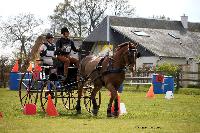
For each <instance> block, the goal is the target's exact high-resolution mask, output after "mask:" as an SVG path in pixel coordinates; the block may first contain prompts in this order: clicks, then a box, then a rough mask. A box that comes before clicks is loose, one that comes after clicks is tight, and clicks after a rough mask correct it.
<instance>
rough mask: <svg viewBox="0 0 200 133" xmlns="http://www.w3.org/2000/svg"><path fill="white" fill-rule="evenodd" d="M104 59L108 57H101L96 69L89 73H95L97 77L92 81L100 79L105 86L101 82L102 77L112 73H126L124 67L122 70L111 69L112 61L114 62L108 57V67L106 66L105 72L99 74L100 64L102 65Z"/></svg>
mask: <svg viewBox="0 0 200 133" xmlns="http://www.w3.org/2000/svg"><path fill="white" fill-rule="evenodd" d="M106 57H108V56H105V57H103V58H102V59H101V60H100V61H99V63H98V64H97V66H96V69H94V70H93V71H92V72H91V74H93V73H94V72H97V73H98V76H97V77H96V78H95V79H93V81H95V80H97V79H100V80H101V82H102V84H103V85H105V83H104V81H103V79H102V77H103V76H105V75H108V74H112V73H125V71H126V68H125V67H124V68H113V61H114V60H113V59H112V58H110V57H108V58H109V65H108V67H107V69H106V71H104V72H101V70H102V63H103V61H104V60H105V58H106ZM91 74H90V75H91ZM90 75H89V76H90ZM89 76H88V77H89Z"/></svg>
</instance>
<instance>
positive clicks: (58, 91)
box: [19, 50, 101, 112]
mask: <svg viewBox="0 0 200 133" xmlns="http://www.w3.org/2000/svg"><path fill="white" fill-rule="evenodd" d="M83 54H84V51H83V50H82V53H81V54H80V55H83ZM36 62H42V61H41V60H37V61H36ZM41 64H42V65H41V66H40V65H38V63H36V64H34V65H33V66H34V68H33V70H32V71H31V70H27V71H25V72H24V73H22V75H21V79H20V83H19V99H20V103H21V105H22V107H24V106H25V105H26V104H30V103H33V104H35V105H37V104H38V103H40V105H41V108H42V111H44V112H45V110H46V107H47V100H48V95H49V94H50V95H51V99H52V100H53V102H54V105H55V106H56V105H57V103H58V102H59V100H61V103H62V104H63V106H64V108H66V109H67V110H74V109H75V106H76V101H77V98H78V83H80V82H82V80H84V79H77V72H78V68H77V67H75V66H74V65H73V64H71V66H70V67H68V75H67V76H64V74H63V64H62V63H61V62H59V61H58V60H56V59H55V65H54V66H49V65H46V64H43V63H41ZM51 70H54V71H56V73H55V72H54V73H51V72H50V71H51ZM92 89H93V84H92V82H89V81H88V82H87V84H85V86H84V91H83V95H82V99H83V100H84V105H85V108H86V110H87V111H88V112H91V108H92V107H91V106H92V103H91V100H90V97H91V92H92ZM96 99H97V101H98V106H99V107H100V104H101V92H99V93H98V96H97V97H96Z"/></svg>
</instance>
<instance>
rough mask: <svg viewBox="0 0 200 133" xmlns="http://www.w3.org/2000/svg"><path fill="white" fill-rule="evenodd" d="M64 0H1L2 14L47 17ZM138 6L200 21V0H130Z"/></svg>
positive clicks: (146, 13) (140, 11)
mask: <svg viewBox="0 0 200 133" xmlns="http://www.w3.org/2000/svg"><path fill="white" fill-rule="evenodd" d="M63 1H64V0H1V3H0V16H3V17H6V16H11V15H17V14H19V13H23V12H29V13H33V14H35V15H36V16H38V17H41V18H45V19H46V18H47V16H49V15H51V14H52V13H53V10H54V9H55V7H56V5H58V3H59V2H63ZM130 2H131V5H133V6H134V7H135V8H136V16H138V17H152V16H153V15H155V16H156V15H158V16H159V15H165V16H167V17H169V18H171V19H172V20H180V16H181V15H183V14H186V15H187V16H188V17H189V21H190V22H200V7H199V5H200V0H130Z"/></svg>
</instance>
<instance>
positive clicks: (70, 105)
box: [61, 88, 78, 110]
mask: <svg viewBox="0 0 200 133" xmlns="http://www.w3.org/2000/svg"><path fill="white" fill-rule="evenodd" d="M61 96H62V102H63V105H64V107H65V108H66V109H68V110H74V109H75V107H76V101H77V99H78V92H77V89H76V88H70V89H65V90H64V91H63V92H61Z"/></svg>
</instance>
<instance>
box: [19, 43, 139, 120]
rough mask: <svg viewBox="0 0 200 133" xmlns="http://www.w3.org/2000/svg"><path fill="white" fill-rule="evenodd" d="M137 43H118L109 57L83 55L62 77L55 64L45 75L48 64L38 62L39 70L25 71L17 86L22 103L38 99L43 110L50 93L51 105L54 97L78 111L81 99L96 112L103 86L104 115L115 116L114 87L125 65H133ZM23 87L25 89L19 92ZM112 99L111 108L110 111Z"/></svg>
mask: <svg viewBox="0 0 200 133" xmlns="http://www.w3.org/2000/svg"><path fill="white" fill-rule="evenodd" d="M137 45H138V43H137V42H133V43H131V42H125V43H122V44H120V45H118V46H117V48H116V49H115V51H114V54H113V56H112V57H109V56H105V57H99V56H94V55H91V56H86V57H85V58H83V59H82V60H81V63H80V66H79V70H78V68H75V67H73V66H71V67H69V68H68V75H67V77H64V78H63V75H62V73H61V74H60V73H59V70H63V69H62V68H59V67H57V74H50V75H46V74H47V73H46V69H47V68H48V67H51V66H42V67H43V69H42V71H41V72H38V71H37V70H36V71H33V72H32V71H31V72H29V71H27V72H25V73H24V74H23V76H22V78H21V81H20V88H19V97H20V101H21V104H22V106H24V105H25V104H27V103H35V104H36V103H37V101H38V99H40V103H41V107H42V110H43V111H45V109H46V106H47V99H48V95H49V94H50V95H51V98H52V100H53V101H54V104H55V105H56V104H57V102H58V99H62V103H63V105H64V107H65V108H67V109H68V110H74V109H76V111H77V113H78V114H79V113H81V104H80V103H81V99H83V101H84V105H85V107H86V110H87V111H88V112H90V113H92V114H93V115H97V114H98V110H99V108H100V104H101V91H100V89H101V88H102V87H103V86H105V87H106V88H107V89H108V90H109V91H110V100H109V103H108V107H107V116H108V117H113V116H114V117H115V116H116V117H118V116H119V106H118V97H117V91H118V89H119V87H120V85H121V84H122V83H123V81H124V79H125V71H126V67H127V66H130V68H133V67H134V66H135V64H136V59H137V58H139V56H140V54H139V52H137ZM58 64H61V63H58ZM46 67H47V68H46ZM35 68H37V67H36V66H35ZM132 70H133V69H132ZM77 71H79V72H78V73H77ZM77 74H78V75H77ZM40 75H41V76H40ZM77 77H79V78H77ZM24 89H25V90H26V91H25V93H22V90H24ZM113 101H114V112H112V111H111V107H112V104H113Z"/></svg>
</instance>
